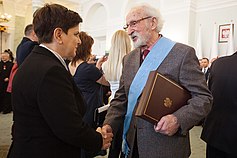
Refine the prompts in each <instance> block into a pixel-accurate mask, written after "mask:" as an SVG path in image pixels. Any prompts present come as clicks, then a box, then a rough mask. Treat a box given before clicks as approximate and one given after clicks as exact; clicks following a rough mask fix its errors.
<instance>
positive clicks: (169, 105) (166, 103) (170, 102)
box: [164, 98, 172, 108]
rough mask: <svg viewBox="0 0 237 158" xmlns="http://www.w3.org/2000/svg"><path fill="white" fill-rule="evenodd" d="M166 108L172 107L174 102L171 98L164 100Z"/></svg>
mask: <svg viewBox="0 0 237 158" xmlns="http://www.w3.org/2000/svg"><path fill="white" fill-rule="evenodd" d="M164 106H165V107H167V108H170V107H171V106H172V100H171V99H170V98H165V99H164Z"/></svg>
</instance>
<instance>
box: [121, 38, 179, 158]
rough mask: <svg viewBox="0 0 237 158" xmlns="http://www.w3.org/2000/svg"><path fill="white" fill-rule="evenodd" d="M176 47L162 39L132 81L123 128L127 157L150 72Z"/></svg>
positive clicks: (123, 150) (123, 149) (172, 42)
mask: <svg viewBox="0 0 237 158" xmlns="http://www.w3.org/2000/svg"><path fill="white" fill-rule="evenodd" d="M174 45H175V42H174V41H171V40H170V39H168V38H165V37H161V38H160V39H159V40H158V41H157V43H156V44H155V45H154V47H153V48H152V49H151V51H150V52H149V53H148V55H147V57H146V58H145V60H144V61H143V63H142V65H141V66H140V68H139V70H138V72H137V74H136V76H135V77H134V79H133V81H132V84H131V86H130V89H129V93H128V107H127V113H126V115H125V120H124V127H123V145H122V152H123V153H124V154H125V157H127V156H128V154H129V151H130V148H129V146H128V143H127V132H128V129H129V126H130V122H131V118H132V114H133V110H134V107H135V105H136V103H137V99H138V97H139V96H140V94H141V92H142V90H143V88H144V86H145V84H146V81H147V78H148V75H149V73H150V71H153V70H156V69H157V68H158V67H159V66H160V64H161V63H162V61H163V60H164V59H165V57H166V56H167V55H168V54H169V52H170V50H171V49H172V48H173V46H174Z"/></svg>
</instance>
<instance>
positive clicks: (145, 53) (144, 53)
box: [142, 49, 150, 60]
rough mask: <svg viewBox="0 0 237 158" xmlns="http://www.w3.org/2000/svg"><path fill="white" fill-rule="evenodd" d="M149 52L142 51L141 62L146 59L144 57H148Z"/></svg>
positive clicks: (146, 50)
mask: <svg viewBox="0 0 237 158" xmlns="http://www.w3.org/2000/svg"><path fill="white" fill-rule="evenodd" d="M149 52H150V50H148V49H145V50H144V51H143V54H142V59H143V60H144V59H145V58H146V56H147V55H148V53H149Z"/></svg>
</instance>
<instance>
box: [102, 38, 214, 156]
mask: <svg viewBox="0 0 237 158" xmlns="http://www.w3.org/2000/svg"><path fill="white" fill-rule="evenodd" d="M139 67H140V50H139V49H135V50H134V51H132V52H131V53H129V54H128V55H126V56H125V57H124V60H123V73H122V76H121V79H120V85H119V89H118V91H117V92H116V93H115V97H114V99H113V100H112V101H111V103H110V107H109V110H108V113H107V115H106V120H105V122H104V124H110V125H111V126H112V128H113V130H115V131H116V130H117V127H119V125H120V124H122V123H123V119H124V116H125V114H126V110H127V98H128V92H129V88H130V85H131V83H132V80H133V78H134V76H135V75H136V73H137V71H138V69H139ZM158 72H160V73H161V74H163V75H165V76H166V77H168V78H170V79H172V80H173V81H175V82H177V83H178V84H180V85H181V86H183V87H185V88H186V89H187V90H188V91H190V92H191V95H192V98H191V99H190V100H189V101H188V105H186V106H183V107H182V108H181V109H179V110H178V111H176V112H175V113H174V115H175V116H176V117H177V118H178V122H179V124H180V125H181V127H180V131H179V133H180V134H182V135H178V134H176V135H174V136H171V137H169V136H165V135H163V134H160V133H157V132H155V130H154V125H153V124H151V123H149V122H147V121H145V120H143V119H140V118H137V117H135V115H134V113H133V117H132V120H131V124H130V128H129V130H128V134H127V140H128V144H129V146H130V148H131V152H130V154H129V158H131V157H132V151H133V145H134V140H135V136H136V135H137V145H138V151H139V156H140V157H141V158H144V157H146V158H187V157H189V155H190V152H191V151H190V143H189V133H188V131H189V130H190V129H191V128H192V127H193V126H194V125H195V124H197V123H198V122H199V121H200V120H201V119H203V118H204V117H205V116H206V115H207V113H208V112H209V111H210V109H211V102H212V96H211V94H210V92H209V90H208V88H207V84H206V81H205V78H204V75H203V73H202V72H201V70H200V68H199V62H198V59H197V57H196V56H195V51H194V49H193V48H191V47H189V46H186V45H183V44H180V43H177V44H175V46H174V47H173V48H172V50H171V51H170V52H169V54H168V56H167V57H166V58H165V60H164V61H163V62H162V63H161V65H160V66H159V68H158ZM135 111H136V110H134V112H135ZM136 133H137V134H136Z"/></svg>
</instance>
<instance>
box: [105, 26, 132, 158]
mask: <svg viewBox="0 0 237 158" xmlns="http://www.w3.org/2000/svg"><path fill="white" fill-rule="evenodd" d="M130 51H131V40H130V37H129V36H128V34H127V32H125V31H123V30H118V31H116V32H115V33H114V34H113V36H112V39H111V47H110V50H109V56H108V60H107V61H106V62H105V63H104V64H103V66H102V68H103V71H104V74H105V78H106V79H107V80H108V81H109V83H110V86H111V91H112V95H111V98H110V100H112V99H113V98H114V94H115V92H116V91H117V90H118V88H119V79H120V77H121V74H122V60H123V57H124V56H125V55H126V54H128V53H129V52H130ZM113 134H114V139H113V141H112V145H111V147H110V149H109V155H108V158H118V157H119V155H120V152H121V147H122V134H123V124H121V125H120V127H119V129H118V131H117V132H116V133H113Z"/></svg>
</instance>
